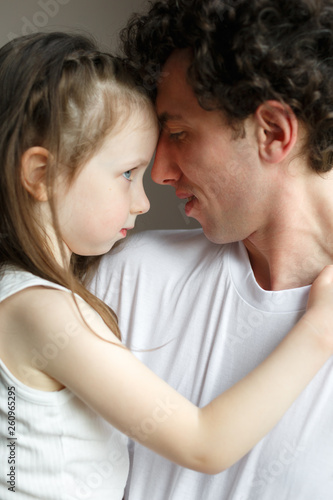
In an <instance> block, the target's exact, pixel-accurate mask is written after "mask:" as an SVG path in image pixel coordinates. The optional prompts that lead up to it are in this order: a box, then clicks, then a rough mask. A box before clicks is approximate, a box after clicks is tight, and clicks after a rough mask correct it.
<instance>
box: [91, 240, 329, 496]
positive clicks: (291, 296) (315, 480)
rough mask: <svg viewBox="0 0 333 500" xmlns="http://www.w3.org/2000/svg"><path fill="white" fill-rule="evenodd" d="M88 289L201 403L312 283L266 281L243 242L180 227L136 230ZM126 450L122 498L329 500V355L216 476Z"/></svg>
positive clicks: (164, 372)
mask: <svg viewBox="0 0 333 500" xmlns="http://www.w3.org/2000/svg"><path fill="white" fill-rule="evenodd" d="M91 289H92V291H93V292H94V293H96V294H97V295H98V296H99V297H101V298H102V299H103V300H105V302H107V304H109V305H110V306H111V307H112V308H113V309H114V310H115V311H116V313H117V314H118V316H119V322H120V327H121V330H122V334H123V337H124V340H125V342H126V343H127V345H128V346H129V347H130V348H131V349H133V351H134V354H135V355H136V356H137V357H139V358H140V359H141V360H142V361H143V362H144V363H145V364H147V365H148V366H149V367H150V368H151V369H152V370H153V371H154V372H155V373H157V374H158V375H159V376H161V377H162V378H163V379H165V380H166V381H167V382H168V383H169V384H170V385H172V386H173V387H174V388H175V389H176V390H178V391H179V392H180V393H182V394H183V395H184V396H185V397H187V398H188V399H190V400H191V401H192V402H193V403H195V404H196V405H198V406H204V405H206V404H207V403H208V402H209V401H211V400H212V399H213V398H215V397H216V396H217V395H218V394H219V393H221V392H222V391H225V390H226V389H228V388H229V387H231V386H232V385H234V384H235V383H236V382H237V381H238V380H240V379H241V378H242V377H243V376H244V375H246V374H247V373H248V372H250V371H251V370H252V369H253V368H254V367H256V366H257V365H258V364H259V363H260V362H261V361H262V360H263V359H265V358H266V357H267V355H268V354H269V353H270V352H271V351H272V350H273V349H274V348H275V347H276V346H277V345H278V344H279V342H280V341H281V340H282V338H283V337H284V336H285V335H286V334H287V332H288V331H289V330H290V329H291V328H292V326H293V325H294V324H295V322H296V321H297V320H298V319H299V318H300V317H301V315H302V314H303V313H304V311H305V308H306V302H307V297H308V293H309V290H310V287H303V288H298V289H292V290H284V291H275V292H273V291H265V290H263V289H261V288H260V287H259V286H258V284H257V282H256V281H255V278H254V275H253V272H252V269H251V266H250V263H249V259H248V255H247V252H246V250H245V247H244V246H243V244H242V243H233V244H228V245H216V244H213V243H211V242H209V241H208V240H207V239H206V238H205V236H204V235H203V233H202V231H201V230H189V231H183V230H178V231H150V232H147V233H140V234H138V235H136V236H134V237H132V238H131V239H130V240H129V241H128V242H127V245H125V247H124V249H122V250H120V249H119V248H118V249H115V250H114V252H113V253H111V254H109V255H107V256H105V257H104V258H103V260H102V263H101V265H100V268H99V272H98V274H97V275H96V276H95V278H94V281H93V283H92V285H91ZM332 328H333V325H332ZM161 346H163V347H161ZM159 347H160V348H159ZM156 348H159V349H156ZM285 389H286V391H287V390H288V387H286V388H285ZM144 390H145V388H144V387H143V388H142V391H144ZM131 457H132V468H131V473H130V479H129V484H128V488H127V496H126V499H129V500H332V499H333V361H331V360H330V361H328V362H327V363H326V364H325V366H324V367H323V368H322V369H321V370H320V372H319V373H318V374H317V375H316V377H315V378H314V379H313V380H312V382H311V383H310V384H309V386H308V387H307V388H306V389H305V390H304V391H303V393H302V394H301V396H300V397H299V398H298V399H297V401H296V402H295V403H294V404H293V405H292V407H291V408H290V409H289V410H288V412H287V413H286V414H285V416H284V417H283V419H282V420H281V421H280V422H279V423H278V424H277V425H276V426H275V428H274V429H273V430H272V431H271V432H270V433H269V434H268V435H267V436H266V437H264V438H263V439H262V440H261V441H260V442H259V443H258V444H257V445H256V446H255V447H254V449H253V450H252V451H251V452H249V453H248V454H247V455H246V456H245V457H244V458H243V459H242V460H240V461H239V462H238V463H236V464H235V465H234V466H233V467H231V468H230V469H228V470H226V471H224V472H221V473H220V474H217V475H215V476H210V475H206V474H201V473H198V472H194V471H190V470H186V469H184V468H182V467H179V466H176V465H174V464H172V463H171V462H168V461H167V460H166V459H164V458H161V457H159V456H158V455H156V454H154V453H153V452H151V451H149V450H147V449H145V448H144V447H143V446H141V445H139V444H136V443H132V445H131Z"/></svg>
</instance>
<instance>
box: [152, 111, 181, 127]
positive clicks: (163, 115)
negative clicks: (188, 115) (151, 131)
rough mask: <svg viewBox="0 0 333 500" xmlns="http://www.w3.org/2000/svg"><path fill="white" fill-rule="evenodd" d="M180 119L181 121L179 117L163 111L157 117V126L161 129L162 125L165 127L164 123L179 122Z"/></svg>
mask: <svg viewBox="0 0 333 500" xmlns="http://www.w3.org/2000/svg"><path fill="white" fill-rule="evenodd" d="M181 119H182V116H181V115H171V114H170V113H168V112H167V111H165V112H164V113H161V114H160V115H159V117H158V121H159V124H160V126H161V127H163V125H165V124H166V122H168V121H170V120H181Z"/></svg>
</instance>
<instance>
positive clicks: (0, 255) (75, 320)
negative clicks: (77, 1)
mask: <svg viewBox="0 0 333 500" xmlns="http://www.w3.org/2000/svg"><path fill="white" fill-rule="evenodd" d="M0 96H1V100H0V109H1V121H0V127H1V133H0V154H1V167H0V168H1V171H0V233H1V239H0V265H1V281H0V431H1V456H0V459H1V467H0V471H1V472H0V497H1V499H2V500H6V499H8V498H12V493H13V492H16V493H17V495H16V497H15V498H17V499H18V500H25V499H30V498H35V499H36V498H39V499H43V500H47V499H54V500H60V499H82V498H94V499H96V500H97V499H98V500H104V499H105V500H106V499H108V500H111V499H112V500H120V499H121V498H122V495H123V491H124V486H125V483H126V478H127V474H128V455H127V446H126V437H125V436H124V434H127V435H129V436H131V437H133V438H134V439H136V440H137V441H139V442H141V443H142V444H143V445H145V446H147V447H149V448H151V449H153V450H155V451H156V452H157V453H160V454H162V455H164V456H165V457H167V458H168V459H170V460H173V461H175V462H177V463H178V464H180V465H182V466H184V467H189V468H192V469H194V470H198V471H202V472H205V473H208V474H214V473H217V472H219V471H221V470H223V469H224V468H226V467H228V466H230V465H231V464H233V463H234V462H235V461H236V460H238V459H239V458H241V457H242V456H243V455H244V454H245V453H246V452H247V451H248V450H249V449H250V448H251V447H252V446H253V445H254V444H255V443H256V442H258V441H259V440H260V439H261V438H262V437H263V436H264V435H265V434H266V433H267V432H268V431H269V430H270V429H271V428H272V427H273V426H274V425H275V424H276V423H277V421H278V419H279V418H281V416H282V415H283V413H284V412H285V411H286V410H287V408H288V407H289V406H290V405H291V404H292V402H293V401H294V400H295V399H296V397H297V396H298V395H299V394H300V392H301V391H302V390H303V389H304V387H305V386H306V384H307V383H308V382H309V381H310V380H311V378H312V377H313V376H314V375H315V374H316V372H317V371H318V370H319V369H320V367H321V366H322V365H323V364H324V363H325V362H326V360H327V359H328V358H329V357H330V356H331V354H332V350H333V333H332V332H331V331H330V330H331V328H330V324H331V322H332V320H333V308H332V304H333V284H332V282H333V272H332V269H331V268H326V269H325V270H324V271H323V273H322V274H321V276H320V277H319V278H318V279H317V280H316V283H315V284H314V285H313V287H312V291H311V296H310V301H309V307H308V310H307V312H306V314H305V316H304V317H303V319H302V320H301V321H300V322H299V323H298V324H297V325H296V326H295V327H294V328H293V330H292V331H291V332H290V333H289V335H288V336H287V337H286V338H285V340H284V341H283V342H282V343H281V344H280V346H279V347H278V348H277V349H276V351H274V352H273V354H272V355H271V356H270V357H269V358H268V359H267V360H266V361H265V362H264V363H263V364H262V365H260V366H259V367H258V368H257V369H256V370H254V371H253V372H252V373H251V374H250V375H248V376H247V377H246V378H244V379H243V380H242V381H240V382H239V383H238V384H237V385H235V386H234V387H233V388H231V389H230V390H228V391H227V392H225V393H224V394H222V395H221V396H219V397H218V398H216V399H215V400H214V401H212V402H211V403H210V404H208V405H207V406H206V407H204V408H201V409H199V408H197V407H195V406H194V405H192V404H191V403H190V402H189V401H187V400H186V399H184V398H183V397H182V396H180V395H179V394H178V393H177V392H176V391H175V390H173V389H172V388H171V387H169V386H168V385H167V384H166V383H164V382H163V381H162V380H160V379H159V378H158V377H156V376H155V375H154V374H153V373H152V372H150V371H149V370H148V369H147V368H146V367H145V366H143V365H142V364H141V363H140V362H139V361H138V360H137V359H136V358H135V357H134V356H133V355H132V354H131V353H130V352H129V351H128V350H127V349H126V348H125V347H124V346H123V345H122V344H121V341H120V333H119V329H118V326H117V320H116V317H115V315H114V314H113V312H112V311H111V310H109V309H108V308H107V307H106V306H105V305H104V304H103V303H101V302H100V301H99V300H98V299H97V298H95V297H94V296H92V295H91V294H90V293H89V292H88V291H87V290H86V289H85V288H84V286H83V285H82V283H81V282H80V280H81V279H82V278H83V277H84V276H86V274H87V272H88V269H89V266H90V265H91V263H92V261H91V259H89V257H91V256H97V255H102V254H103V253H105V252H107V251H108V250H110V248H111V247H112V246H113V245H114V243H115V242H116V241H118V240H120V239H122V238H124V237H125V236H126V233H127V231H128V230H129V229H131V228H133V227H134V225H135V219H136V217H137V216H138V215H140V214H142V213H145V212H147V210H148V209H149V202H148V200H147V198H146V196H145V193H144V190H143V185H142V177H143V174H144V171H145V169H146V167H147V165H148V164H149V162H150V159H151V157H152V155H153V152H154V148H155V145H156V141H157V138H158V127H157V123H156V118H155V115H154V111H153V108H152V105H151V104H150V102H149V100H148V99H147V97H146V96H145V95H144V93H143V91H142V89H138V88H135V86H134V84H133V83H132V80H131V78H130V76H129V74H128V72H127V71H126V68H125V67H124V66H123V64H122V63H121V61H119V60H118V59H116V58H113V57H111V56H110V55H108V54H104V53H101V52H98V50H97V48H96V47H95V45H94V43H93V42H92V41H90V40H88V39H86V38H85V37H82V36H72V35H67V34H61V33H51V34H33V35H29V36H26V37H22V38H19V39H16V40H14V41H12V42H10V43H9V44H7V45H6V46H5V47H3V48H2V49H1V51H0ZM78 256H81V257H78ZM119 431H120V432H119ZM122 433H124V434H122ZM13 498H14V497H13Z"/></svg>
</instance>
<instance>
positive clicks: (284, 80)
mask: <svg viewBox="0 0 333 500" xmlns="http://www.w3.org/2000/svg"><path fill="white" fill-rule="evenodd" d="M121 40H122V46H123V50H124V52H125V55H126V58H127V59H128V61H129V62H130V65H131V66H132V67H133V68H134V69H135V71H136V72H137V75H139V78H140V84H141V85H143V86H145V87H146V89H148V90H149V91H150V94H151V97H152V98H153V99H154V98H155V96H156V87H157V84H158V79H159V75H160V71H161V69H162V68H163V65H164V63H165V62H166V60H167V58H168V57H169V56H170V55H171V53H172V52H173V51H174V50H175V49H185V48H188V49H190V50H191V52H192V54H193V60H192V63H191V65H190V67H189V71H188V81H189V83H190V84H191V86H192V88H193V90H194V92H195V94H196V96H197V98H198V101H199V103H200V105H201V106H202V107H203V108H204V109H207V110H210V109H220V110H222V111H223V112H224V113H225V115H226V116H227V118H228V119H229V120H230V123H237V122H239V123H241V122H242V121H243V120H244V119H245V118H246V117H248V116H250V115H251V114H253V113H254V112H255V110H256V109H257V107H258V106H259V105H260V104H261V103H262V102H264V101H266V100H268V99H274V100H278V101H280V102H283V103H285V104H288V105H289V106H290V107H291V109H292V110H293V111H294V113H295V115H296V116H297V118H298V119H299V120H300V121H302V122H303V123H304V124H305V125H306V128H307V130H308V141H307V144H306V147H307V152H308V154H309V159H310V162H311V165H312V168H313V169H314V170H316V171H318V172H326V171H329V170H330V169H331V168H332V166H333V144H332V143H333V0H161V1H156V2H150V8H149V11H148V12H147V13H145V14H143V15H138V14H136V15H134V16H133V17H132V18H131V20H130V21H129V23H128V25H127V27H126V28H125V29H124V30H123V31H122V34H121Z"/></svg>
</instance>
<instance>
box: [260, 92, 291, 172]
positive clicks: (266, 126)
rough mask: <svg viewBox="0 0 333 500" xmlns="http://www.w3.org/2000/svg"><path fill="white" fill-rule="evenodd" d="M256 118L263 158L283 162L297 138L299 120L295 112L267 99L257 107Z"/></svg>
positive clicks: (272, 161)
mask: <svg viewBox="0 0 333 500" xmlns="http://www.w3.org/2000/svg"><path fill="white" fill-rule="evenodd" d="M255 118H256V119H257V123H258V125H259V128H258V130H259V132H258V134H259V137H258V143H259V153H260V156H261V158H262V159H263V160H265V161H267V162H269V163H279V162H281V161H282V160H284V159H285V158H286V156H287V155H288V154H289V153H290V151H291V150H292V149H293V147H294V145H295V143H296V140H297V134H298V121H297V118H296V116H295V114H294V112H293V111H292V109H291V108H290V107H289V106H285V105H283V104H282V103H280V102H278V101H266V102H264V103H263V104H261V105H260V106H259V107H258V108H257V110H256V112H255Z"/></svg>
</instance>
